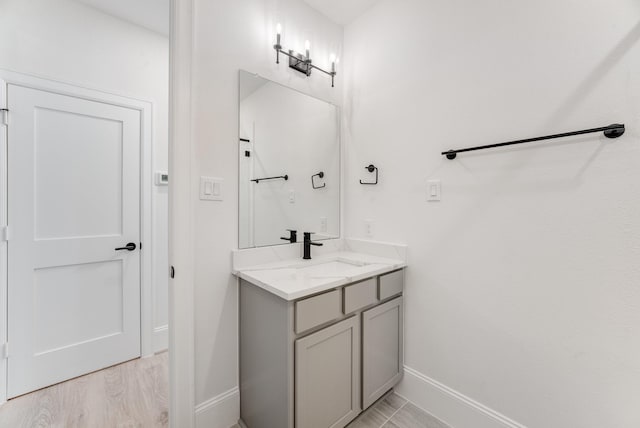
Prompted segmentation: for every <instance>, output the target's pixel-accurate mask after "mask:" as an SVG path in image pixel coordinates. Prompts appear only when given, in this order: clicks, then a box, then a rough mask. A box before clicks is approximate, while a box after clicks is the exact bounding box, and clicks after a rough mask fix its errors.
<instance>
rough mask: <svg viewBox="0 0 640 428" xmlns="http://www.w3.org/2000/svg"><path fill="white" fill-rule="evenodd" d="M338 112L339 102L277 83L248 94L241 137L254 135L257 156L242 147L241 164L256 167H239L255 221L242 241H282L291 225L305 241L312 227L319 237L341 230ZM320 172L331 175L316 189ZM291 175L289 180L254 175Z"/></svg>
mask: <svg viewBox="0 0 640 428" xmlns="http://www.w3.org/2000/svg"><path fill="white" fill-rule="evenodd" d="M338 119H339V112H338V109H337V108H336V107H335V106H333V105H331V104H328V103H326V102H324V101H321V100H318V99H316V98H312V97H309V96H307V95H305V94H302V93H300V92H298V91H294V90H292V89H289V88H285V87H283V86H281V85H278V84H274V83H267V84H265V85H263V86H261V87H260V88H259V89H257V90H256V91H254V92H253V93H251V95H249V96H247V97H246V98H244V99H243V100H242V102H241V104H240V136H241V137H245V138H247V139H250V140H251V143H248V145H249V146H250V147H251V156H250V157H245V154H244V148H243V149H242V150H240V154H239V157H240V164H242V163H247V162H248V163H251V166H250V167H249V168H246V167H245V169H249V170H251V171H252V172H251V173H249V172H247V171H244V173H243V174H240V180H239V186H240V189H241V190H240V192H239V194H240V201H241V202H240V204H239V209H240V218H243V217H249V218H251V220H252V224H250V225H247V222H244V223H243V224H242V226H241V227H240V242H239V246H240V248H246V247H249V246H258V247H260V246H265V245H279V244H283V243H284V242H285V241H282V240H281V239H280V238H281V237H286V236H289V233H288V232H287V229H293V230H297V231H298V233H299V236H300V240H302V233H303V232H305V231H306V232H316V233H317V234H316V235H314V239H316V240H317V239H319V237H320V236H332V237H339V235H340V230H339V229H340V228H339V223H340V137H339V133H340V128H339V120H338ZM320 171H322V172H324V177H323V178H319V177H316V178H314V180H315V183H316V186H322V185H324V187H322V188H318V189H313V188H312V185H311V176H312V175H313V174H317V173H319V172H320ZM284 174H286V175H287V177H288V180H268V181H261V182H260V183H255V182H250V181H249V180H251V179H254V178H260V177H271V176H277V175H284ZM245 193H248V194H249V196H248V197H247V195H245ZM291 193H293V202H292V201H291V199H290V197H291ZM247 199H248V201H247ZM247 202H248V203H247ZM247 211H252V213H250V214H249V215H248V214H247ZM322 218H324V219H326V222H325V224H326V228H325V230H323V228H322V226H321V219H322ZM249 232H252V233H249ZM243 238H244V239H243Z"/></svg>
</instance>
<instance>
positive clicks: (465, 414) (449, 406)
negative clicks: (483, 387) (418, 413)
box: [396, 366, 527, 428]
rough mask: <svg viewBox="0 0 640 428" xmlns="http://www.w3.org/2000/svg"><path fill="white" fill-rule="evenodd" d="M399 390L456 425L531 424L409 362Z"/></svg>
mask: <svg viewBox="0 0 640 428" xmlns="http://www.w3.org/2000/svg"><path fill="white" fill-rule="evenodd" d="M396 393H397V394H398V395H400V396H402V397H404V398H406V399H407V400H409V401H411V402H412V403H413V404H415V405H416V406H418V407H420V408H421V409H423V410H425V411H426V412H428V413H430V414H432V415H434V416H436V417H437V418H439V419H441V420H442V421H444V422H446V423H447V424H449V425H451V426H452V427H455V428H505V427H507V428H527V427H526V426H524V425H522V424H520V423H518V422H516V421H514V420H513V419H510V418H508V417H507V416H505V415H503V414H501V413H499V412H497V411H495V410H493V409H491V408H489V407H487V406H485V405H484V404H482V403H479V402H477V401H475V400H474V399H472V398H470V397H467V396H466V395H464V394H462V393H460V392H458V391H456V390H454V389H453V388H450V387H448V386H446V385H444V384H442V383H440V382H438V381H437V380H435V379H431V378H430V377H428V376H426V375H424V374H422V373H420V372H418V371H417V370H414V369H412V368H410V367H407V366H405V367H404V377H403V379H402V382H401V383H400V384H399V385H398V387H397V388H396Z"/></svg>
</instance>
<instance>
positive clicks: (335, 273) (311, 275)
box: [262, 258, 368, 281]
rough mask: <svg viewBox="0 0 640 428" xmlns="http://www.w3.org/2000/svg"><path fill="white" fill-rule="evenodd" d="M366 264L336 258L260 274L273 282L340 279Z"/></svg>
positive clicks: (269, 270) (270, 270)
mask: <svg viewBox="0 0 640 428" xmlns="http://www.w3.org/2000/svg"><path fill="white" fill-rule="evenodd" d="M367 264H368V263H365V262H360V261H355V260H344V259H339V258H338V259H334V260H327V261H322V262H319V263H308V262H307V263H302V264H295V265H292V266H285V267H279V268H275V269H267V270H265V271H262V272H263V273H265V274H267V275H268V276H269V277H270V278H271V279H274V280H280V281H282V280H296V281H304V280H305V279H320V278H336V277H338V278H341V277H347V276H351V275H353V274H354V273H357V271H358V269H360V268H362V267H363V266H366V265H367Z"/></svg>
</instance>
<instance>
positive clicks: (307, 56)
mask: <svg viewBox="0 0 640 428" xmlns="http://www.w3.org/2000/svg"><path fill="white" fill-rule="evenodd" d="M281 35H282V25H280V24H278V25H276V44H275V45H273V49H275V50H276V64H280V54H283V55H286V56H288V57H289V67H291V68H293V69H294V70H296V71H299V72H300V73H304V74H305V75H307V76H310V75H311V70H313V69H314V68H315V69H316V70H318V71H321V72H323V73H324V74H327V75H329V76H331V87H332V88H333V87H334V80H335V77H336V74H338V73H337V72H336V63H337V62H338V61H337V58H336V56H335V55H334V54H331V58H330V61H331V71H326V70H323V69H322V68H320V67H318V66H317V65H313V61H311V43H310V42H309V40H306V41H305V42H304V50H305V53H304V55H303V54H301V53H298V52H296V51H294V50H291V49H289V50H288V51H287V50H284V49H283V48H282V44H281V43H280V39H281Z"/></svg>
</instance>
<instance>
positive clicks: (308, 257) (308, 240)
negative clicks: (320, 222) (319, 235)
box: [302, 232, 323, 260]
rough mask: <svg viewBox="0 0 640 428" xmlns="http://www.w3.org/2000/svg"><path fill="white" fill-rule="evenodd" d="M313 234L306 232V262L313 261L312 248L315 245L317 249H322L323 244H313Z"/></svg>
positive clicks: (304, 257)
mask: <svg viewBox="0 0 640 428" xmlns="http://www.w3.org/2000/svg"><path fill="white" fill-rule="evenodd" d="M312 233H313V232H304V256H302V258H303V259H305V260H311V246H312V245H315V246H317V247H322V245H323V244H321V243H319V242H311V234H312Z"/></svg>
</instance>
